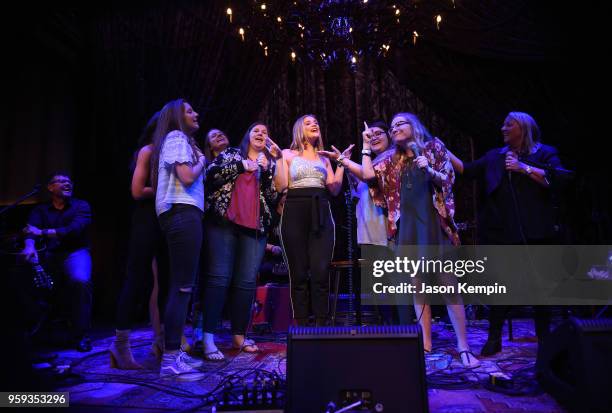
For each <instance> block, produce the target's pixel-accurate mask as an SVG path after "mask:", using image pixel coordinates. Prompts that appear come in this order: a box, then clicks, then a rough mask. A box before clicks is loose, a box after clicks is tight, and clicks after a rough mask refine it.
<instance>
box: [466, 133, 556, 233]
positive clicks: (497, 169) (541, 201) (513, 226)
mask: <svg viewBox="0 0 612 413" xmlns="http://www.w3.org/2000/svg"><path fill="white" fill-rule="evenodd" d="M507 151H508V149H507V148H496V149H492V150H490V151H489V152H487V153H486V154H485V155H484V156H483V157H482V158H480V159H478V160H476V161H474V162H466V163H465V164H464V166H463V175H464V176H466V177H468V178H482V179H483V181H484V182H483V183H484V186H485V194H484V195H485V197H484V204H483V207H482V208H481V209H480V211H479V214H478V238H479V242H480V243H482V244H520V243H521V242H522V239H523V237H522V236H521V228H522V230H523V234H524V236H525V238H526V240H527V241H528V242H531V241H537V240H544V239H553V238H554V237H555V235H556V229H555V224H556V222H555V213H554V210H553V203H552V194H551V189H550V187H544V186H542V185H540V184H539V183H537V182H535V181H534V180H533V179H532V178H531V177H529V176H527V175H525V174H522V173H512V174H510V173H509V172H508V171H506V167H505V159H506V152H507ZM519 160H520V161H521V162H525V163H528V161H533V162H537V163H540V164H546V165H549V166H551V167H554V168H561V161H560V160H559V157H558V155H557V150H556V149H555V148H553V147H552V146H548V145H543V144H538V147H537V148H536V150H535V152H534V153H531V154H529V155H525V156H520V157H519ZM513 193H514V194H513Z"/></svg>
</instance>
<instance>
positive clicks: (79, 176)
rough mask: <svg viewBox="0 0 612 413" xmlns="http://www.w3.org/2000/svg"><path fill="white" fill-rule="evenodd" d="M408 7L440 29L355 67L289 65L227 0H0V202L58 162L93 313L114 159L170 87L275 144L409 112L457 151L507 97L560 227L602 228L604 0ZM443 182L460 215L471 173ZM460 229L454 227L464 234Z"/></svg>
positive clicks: (105, 256) (588, 234)
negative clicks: (299, 132)
mask: <svg viewBox="0 0 612 413" xmlns="http://www.w3.org/2000/svg"><path fill="white" fill-rule="evenodd" d="M418 4H419V7H418V8H417V9H416V10H415V12H414V14H415V16H414V18H420V19H430V20H431V22H432V25H433V20H432V16H434V15H435V14H437V13H438V12H439V13H442V15H443V23H442V25H443V28H442V30H439V31H438V30H435V28H433V26H432V28H431V29H430V30H426V31H423V32H422V33H421V34H422V35H421V37H420V38H419V40H418V42H417V44H416V46H412V45H408V46H404V47H401V48H394V49H393V50H392V53H390V54H389V56H388V57H387V58H386V59H383V60H371V59H364V61H362V62H360V64H359V68H358V70H357V72H355V73H352V72H350V71H348V70H347V69H345V68H341V67H335V68H332V69H331V70H329V71H322V70H321V69H319V68H317V67H314V66H312V65H309V64H307V62H296V63H291V62H290V61H289V59H288V55H287V54H286V53H279V54H275V53H271V54H270V56H269V57H268V58H266V57H264V56H263V53H262V51H261V48H260V47H259V46H258V45H257V44H256V43H255V42H252V41H246V42H242V41H240V39H239V38H238V37H237V36H235V33H233V32H230V28H229V26H228V25H227V18H226V15H225V9H226V7H227V2H225V1H209V2H195V1H179V2H172V3H170V2H162V1H150V2H146V3H145V2H135V3H130V4H127V5H123V4H122V5H117V4H115V5H113V4H106V3H98V4H94V5H93V7H89V8H85V7H78V6H73V7H67V6H62V5H58V4H46V5H44V6H42V7H39V8H36V9H33V10H32V9H27V10H26V9H25V8H26V5H23V6H21V10H17V11H15V12H13V13H5V14H3V16H2V19H3V22H4V24H3V25H2V27H1V28H0V30H1V33H2V38H3V39H4V40H5V41H7V42H6V43H7V46H6V48H5V50H6V53H7V56H9V59H8V62H9V64H7V65H6V67H7V68H8V69H9V72H10V73H9V75H7V76H4V77H3V78H2V90H3V92H5V93H6V96H8V98H7V99H3V100H2V105H3V106H2V113H4V114H8V116H5V117H3V118H2V119H1V120H0V133H1V139H2V150H1V151H0V196H1V200H0V202H1V203H3V204H6V203H8V202H10V201H11V200H14V199H16V198H17V196H18V195H19V194H21V193H25V192H27V191H28V190H29V189H30V188H31V186H32V185H33V184H34V183H36V182H40V181H42V180H43V176H44V175H46V174H47V173H48V172H50V171H51V170H54V169H67V170H69V171H70V172H72V173H73V175H74V178H75V180H76V183H77V186H76V189H75V194H76V196H78V197H81V198H84V199H87V200H88V201H90V202H91V204H92V207H93V211H94V219H95V224H94V228H93V230H94V231H93V234H94V239H93V242H94V245H93V253H94V260H95V262H94V281H95V283H96V289H95V300H96V305H95V316H96V318H97V319H98V320H110V319H112V317H113V311H112V310H111V309H112V308H114V305H115V301H116V297H117V294H118V289H119V288H120V284H121V281H122V279H123V277H124V262H125V255H126V251H125V246H126V244H127V237H128V236H129V234H128V227H129V216H130V199H129V193H128V185H129V180H130V175H129V169H128V168H129V164H130V161H131V158H132V155H133V151H134V150H135V149H136V145H137V144H136V142H137V139H138V136H139V134H140V131H141V129H142V127H143V126H144V124H145V123H146V121H147V119H148V118H149V117H150V116H151V115H152V114H153V113H154V112H155V111H156V110H158V109H160V108H161V106H162V105H163V104H164V103H165V102H167V101H168V100H171V99H174V98H177V97H184V98H186V99H187V100H188V101H189V102H190V103H191V104H192V105H193V106H194V108H195V109H196V110H197V111H198V112H199V113H200V116H201V122H200V123H201V126H202V130H201V133H200V137H201V136H202V135H203V133H204V132H205V131H206V130H208V129H209V128H211V127H217V128H220V129H223V130H225V131H226V132H227V133H228V134H229V136H230V139H231V141H232V143H233V144H237V143H238V141H239V140H240V138H241V137H242V135H243V133H244V131H245V129H246V127H247V126H248V125H249V124H250V123H251V122H252V121H254V120H255V119H257V118H259V119H261V120H263V121H265V122H267V123H268V124H269V126H270V128H271V132H272V137H273V138H275V139H276V140H277V141H278V142H279V143H281V144H282V146H287V145H288V144H289V142H290V133H291V126H292V124H293V122H294V120H295V119H296V118H297V117H298V116H300V115H302V114H304V113H314V114H316V115H317V116H318V117H319V120H320V122H321V124H322V128H323V133H324V139H325V142H326V145H328V146H329V145H330V144H334V145H335V146H337V147H339V148H340V149H343V148H344V147H346V146H347V145H348V144H350V143H359V140H360V132H361V130H362V127H363V121H364V120H365V121H368V122H370V121H372V120H374V119H378V118H382V119H384V120H386V121H389V120H390V116H392V114H393V113H395V112H397V111H412V112H415V113H416V114H418V115H419V116H420V117H421V118H422V120H423V121H424V123H425V124H426V125H427V126H428V127H429V128H430V129H431V131H432V132H433V133H434V134H435V135H436V136H439V137H440V138H441V139H442V140H443V141H444V142H446V144H447V146H448V147H449V148H450V149H451V150H453V151H454V152H455V153H456V154H457V155H459V156H461V157H462V158H464V159H468V160H469V159H473V158H474V157H477V156H480V155H481V154H483V153H484V152H485V151H486V150H487V149H489V148H492V147H495V146H499V145H500V144H501V136H500V132H499V127H500V126H501V123H502V121H503V119H504V117H505V115H506V113H507V112H508V111H510V110H521V111H526V112H529V113H531V114H532V115H533V116H534V117H535V118H536V120H537V121H538V122H539V124H540V126H541V128H542V131H543V140H544V142H546V143H550V144H552V145H555V146H557V147H558V148H559V149H560V151H561V155H562V159H563V161H564V163H565V164H566V165H567V166H568V167H570V168H574V169H576V170H577V171H578V172H579V174H578V178H577V180H576V181H575V182H574V183H573V184H572V185H571V187H570V188H569V189H568V192H569V193H568V198H567V201H566V202H565V203H564V204H563V206H564V207H566V209H568V210H567V211H566V213H567V217H568V220H569V221H570V222H571V223H572V224H573V230H574V231H573V234H574V240H575V241H576V242H584V243H588V242H593V243H603V242H610V221H609V212H610V202H609V199H610V187H611V186H610V185H609V182H610V181H609V178H610V174H609V168H608V166H607V165H609V160H608V158H609V157H608V154H607V152H606V151H604V150H602V149H603V147H604V143H605V141H606V139H607V138H606V130H607V129H606V128H605V126H604V125H605V120H607V105H606V104H605V102H606V101H607V100H606V99H603V97H605V96H607V89H608V87H607V85H608V83H609V81H608V77H609V73H610V71H609V64H608V63H607V60H609V59H608V57H609V46H607V43H606V39H607V37H608V36H607V34H606V27H607V26H606V23H605V22H604V21H602V20H603V19H604V18H605V13H603V6H602V5H601V4H600V3H599V2H581V3H580V4H575V3H567V4H565V3H559V2H549V1H544V2H531V1H527V0H520V1H517V2H506V1H501V0H486V1H485V0H482V1H477V0H474V1H460V0H456V1H455V4H456V8H455V9H452V2H449V1H443V0H439V1H431V2H418ZM243 5H244V3H243V2H236V5H235V7H242V6H243ZM449 5H450V6H449ZM247 39H248V36H247ZM601 102H604V103H601ZM604 108H605V109H604ZM359 149H360V148H359V145H358V147H357V148H356V151H355V155H354V159H358V155H357V153H358V151H359ZM455 189H456V196H457V202H458V208H457V218H458V220H459V221H472V220H473V219H474V210H475V208H477V204H478V203H477V202H476V195H475V194H476V191H475V188H474V187H473V186H472V184H469V183H466V182H463V181H461V180H459V181H458V182H457V185H456V188H455ZM343 204H344V202H343V199H342V197H340V198H339V199H338V200H337V201H336V202H335V205H334V212H335V214H336V216H337V218H336V223H337V229H338V234H337V235H338V243H337V250H336V257H338V258H340V257H342V256H343V254H344V252H345V251H346V242H345V240H346V237H345V234H346V229H345V228H343V226H344V225H345V221H344V211H345V207H344V205H343ZM26 213H27V208H26V209H22V210H20V211H19V210H18V211H16V212H15V213H13V214H12V215H11V216H9V217H7V218H6V219H5V220H4V224H3V227H4V228H7V227H9V228H17V229H18V228H20V227H21V226H23V223H24V222H23V219H24V216H25V215H26ZM471 236H472V234H471V233H470V232H466V233H464V234H463V237H464V240H466V241H468V242H469V240H470V238H471Z"/></svg>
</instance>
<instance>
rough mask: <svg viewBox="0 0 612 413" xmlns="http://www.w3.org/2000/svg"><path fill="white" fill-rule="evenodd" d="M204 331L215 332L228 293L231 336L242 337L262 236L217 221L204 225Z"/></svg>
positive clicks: (231, 224) (248, 310)
mask: <svg viewBox="0 0 612 413" xmlns="http://www.w3.org/2000/svg"><path fill="white" fill-rule="evenodd" d="M205 228H206V229H205V233H206V239H207V240H208V242H207V245H208V247H207V251H206V252H205V257H206V258H205V259H206V265H205V268H206V274H205V277H206V288H205V289H204V295H203V301H202V304H203V307H204V308H203V313H204V314H203V315H204V331H205V332H207V333H214V332H215V330H216V329H217V325H218V323H219V320H220V319H221V312H222V311H223V306H224V304H225V297H226V295H227V293H228V289H229V300H230V307H229V308H230V319H231V324H232V327H231V328H232V334H241V335H242V334H245V332H246V329H247V326H248V324H249V320H250V317H251V306H252V304H253V298H254V296H255V288H256V285H257V272H258V271H259V266H260V265H261V260H262V258H263V255H264V252H265V249H266V236H265V235H262V234H261V233H258V232H256V231H254V230H251V229H246V228H243V227H240V226H238V225H235V224H233V223H231V222H229V221H223V220H221V219H215V220H214V222H213V219H209V220H207V222H206V223H205Z"/></svg>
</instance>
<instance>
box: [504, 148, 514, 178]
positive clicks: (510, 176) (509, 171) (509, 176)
mask: <svg viewBox="0 0 612 413" xmlns="http://www.w3.org/2000/svg"><path fill="white" fill-rule="evenodd" d="M509 153H512V154H513V153H514V152H512V151H508V152H506V159H508V154H509ZM508 181H510V183H512V171H511V170H508Z"/></svg>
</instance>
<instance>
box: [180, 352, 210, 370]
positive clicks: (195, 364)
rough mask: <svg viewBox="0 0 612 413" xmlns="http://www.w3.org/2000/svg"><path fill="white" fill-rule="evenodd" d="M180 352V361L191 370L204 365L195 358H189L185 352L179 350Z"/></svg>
mask: <svg viewBox="0 0 612 413" xmlns="http://www.w3.org/2000/svg"><path fill="white" fill-rule="evenodd" d="M180 352H181V353H182V354H181V355H180V356H179V357H181V359H182V360H183V361H184V362H185V363H187V364H189V365H190V366H191V367H192V368H194V369H199V368H200V367H202V366H203V365H204V361H203V360H199V359H197V358H194V357H191V356H190V355H189V354H188V353H187V352H185V351H183V350H180Z"/></svg>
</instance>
